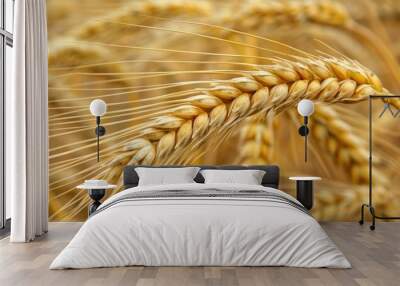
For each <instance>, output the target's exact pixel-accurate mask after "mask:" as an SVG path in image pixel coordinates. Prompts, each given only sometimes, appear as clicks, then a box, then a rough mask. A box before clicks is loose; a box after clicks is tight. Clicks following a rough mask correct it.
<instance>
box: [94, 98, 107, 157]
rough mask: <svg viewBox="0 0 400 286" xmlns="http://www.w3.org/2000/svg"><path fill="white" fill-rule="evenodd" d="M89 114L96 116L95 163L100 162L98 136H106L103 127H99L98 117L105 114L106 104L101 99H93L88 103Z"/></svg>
mask: <svg viewBox="0 0 400 286" xmlns="http://www.w3.org/2000/svg"><path fill="white" fill-rule="evenodd" d="M90 112H91V113H92V114H93V116H96V125H97V126H96V129H95V133H96V136H97V162H99V161H100V136H103V135H104V134H106V129H105V128H104V126H101V125H100V117H101V116H103V115H104V114H106V112H107V104H106V103H105V102H104V101H103V100H101V99H95V100H93V101H92V102H91V103H90Z"/></svg>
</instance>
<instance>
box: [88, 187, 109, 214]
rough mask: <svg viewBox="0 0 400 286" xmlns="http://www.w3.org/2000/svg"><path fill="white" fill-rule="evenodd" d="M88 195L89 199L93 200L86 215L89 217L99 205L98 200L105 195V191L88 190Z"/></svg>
mask: <svg viewBox="0 0 400 286" xmlns="http://www.w3.org/2000/svg"><path fill="white" fill-rule="evenodd" d="M88 193H89V196H90V198H91V199H92V200H93V202H92V203H91V204H90V205H89V207H88V213H89V216H90V215H91V214H92V213H94V212H95V211H96V210H97V208H98V207H99V206H100V205H101V202H100V200H101V199H102V198H103V197H104V195H105V194H106V190H105V189H90V190H88Z"/></svg>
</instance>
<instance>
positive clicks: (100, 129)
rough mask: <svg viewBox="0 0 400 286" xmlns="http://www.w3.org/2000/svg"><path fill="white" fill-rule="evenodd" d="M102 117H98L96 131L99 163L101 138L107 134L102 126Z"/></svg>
mask: <svg viewBox="0 0 400 286" xmlns="http://www.w3.org/2000/svg"><path fill="white" fill-rule="evenodd" d="M100 121H101V120H100V116H96V125H97V126H96V129H95V133H96V137H97V162H99V161H100V136H103V135H104V134H106V129H105V128H104V126H101V125H100Z"/></svg>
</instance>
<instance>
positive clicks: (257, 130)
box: [237, 114, 274, 165]
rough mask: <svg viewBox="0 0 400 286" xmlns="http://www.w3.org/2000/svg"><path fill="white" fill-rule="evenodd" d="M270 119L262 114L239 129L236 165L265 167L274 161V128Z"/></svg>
mask: <svg viewBox="0 0 400 286" xmlns="http://www.w3.org/2000/svg"><path fill="white" fill-rule="evenodd" d="M270 119H271V120H270V121H268V120H267V119H266V118H265V115H264V114H262V115H261V116H260V117H259V118H255V119H252V118H251V120H248V122H246V123H245V124H244V125H243V127H241V128H240V136H239V138H240V139H239V140H240V141H239V144H238V146H240V147H239V148H238V152H239V155H238V162H237V163H239V164H244V165H251V164H259V165H266V164H271V163H272V162H273V161H274V127H273V124H272V118H270Z"/></svg>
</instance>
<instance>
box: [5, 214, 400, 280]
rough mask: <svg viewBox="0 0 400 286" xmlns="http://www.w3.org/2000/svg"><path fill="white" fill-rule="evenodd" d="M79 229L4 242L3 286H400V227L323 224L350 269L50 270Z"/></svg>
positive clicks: (53, 226) (54, 228)
mask: <svg viewBox="0 0 400 286" xmlns="http://www.w3.org/2000/svg"><path fill="white" fill-rule="evenodd" d="M80 226H81V224H80V223H50V230H49V233H48V234H47V235H46V236H44V237H43V238H40V239H38V240H37V241H34V242H32V243H27V244H10V243H9V241H8V238H5V239H3V240H1V241H0V285H1V286H8V285H10V286H17V285H29V286H35V285H40V286H42V285H52V286H62V285H68V286H75V285H82V286H83V285H84V286H87V285H137V286H139V285H140V286H153V285H167V286H179V285H199V286H200V285H202V286H205V285H226V286H235V285H243V286H244V285H245V286H261V285H274V286H275V285H290V286H291V285H296V286H297V285H329V286H330V285H346V286H351V285H384V286H390V285H400V223H394V222H393V223H379V224H378V226H377V229H376V231H375V232H371V231H370V230H369V229H368V226H366V225H364V226H359V225H358V224H357V223H325V224H323V227H324V229H325V230H326V231H327V232H328V234H329V235H330V237H331V238H332V239H333V240H334V241H335V242H336V244H337V245H338V246H339V248H340V249H341V250H342V251H343V252H344V254H345V255H346V256H347V258H348V259H349V260H350V262H351V263H352V265H353V268H352V269H348V270H342V269H303V268H289V267H124V268H102V269H86V270H48V267H49V264H50V262H51V261H52V260H53V259H54V257H55V256H56V255H57V254H58V253H59V252H60V251H61V249H62V248H63V247H64V246H65V245H66V244H67V242H68V241H69V240H70V239H71V238H72V236H73V235H74V234H75V233H76V231H77V230H78V229H79V227H80Z"/></svg>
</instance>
